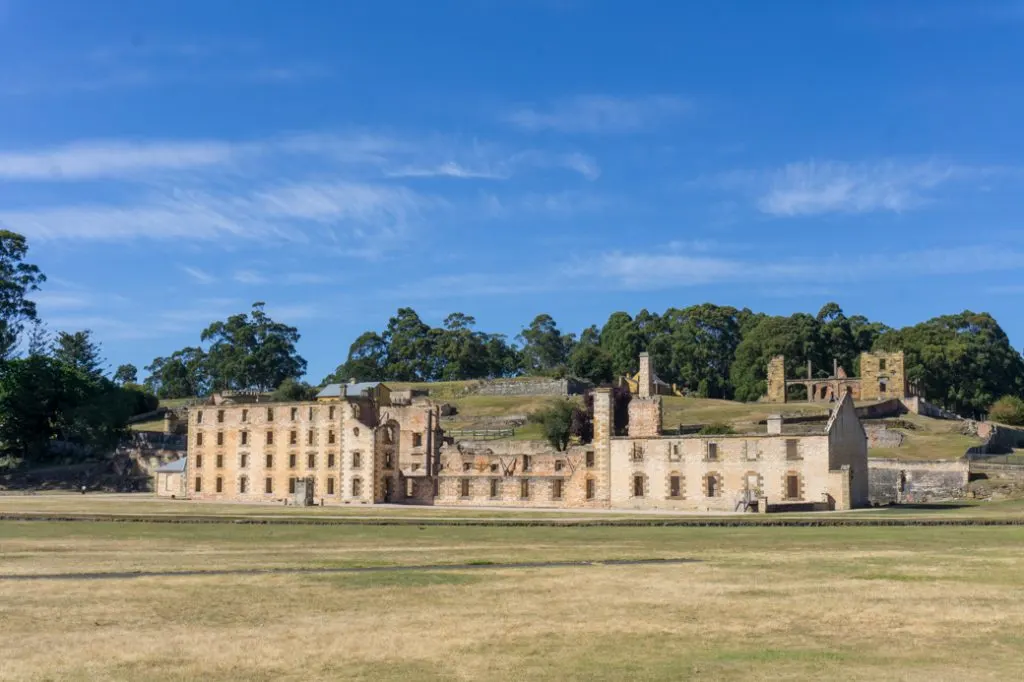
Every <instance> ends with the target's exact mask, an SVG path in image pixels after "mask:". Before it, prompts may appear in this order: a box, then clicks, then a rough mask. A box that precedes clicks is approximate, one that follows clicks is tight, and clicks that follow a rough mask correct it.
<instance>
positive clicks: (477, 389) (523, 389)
mask: <svg viewBox="0 0 1024 682" xmlns="http://www.w3.org/2000/svg"><path fill="white" fill-rule="evenodd" d="M589 387H590V384H588V383H586V382H583V381H578V380H576V379H544V378H536V379H493V380H490V381H484V382H481V383H480V384H478V385H476V386H473V387H470V388H469V390H468V393H470V394H472V395H503V396H531V395H552V396H566V395H579V394H581V393H583V392H584V391H585V390H586V389H587V388H589Z"/></svg>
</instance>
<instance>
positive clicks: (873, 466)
mask: <svg viewBox="0 0 1024 682" xmlns="http://www.w3.org/2000/svg"><path fill="white" fill-rule="evenodd" d="M968 475H969V463H968V462H967V461H966V460H962V459H961V460H956V461H953V462H948V461H933V462H908V461H903V460H898V459H879V458H874V457H873V458H871V460H870V462H869V468H868V480H869V483H870V487H869V493H870V499H871V504H891V503H915V502H929V501H932V500H949V499H956V498H958V497H962V496H963V495H964V491H965V489H966V487H967V481H968ZM901 482H902V486H901ZM901 487H902V491H901Z"/></svg>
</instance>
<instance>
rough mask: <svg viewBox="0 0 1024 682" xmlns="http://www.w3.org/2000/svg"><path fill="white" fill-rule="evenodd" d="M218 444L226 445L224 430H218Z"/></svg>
mask: <svg viewBox="0 0 1024 682" xmlns="http://www.w3.org/2000/svg"><path fill="white" fill-rule="evenodd" d="M217 445H224V432H223V431H218V432H217Z"/></svg>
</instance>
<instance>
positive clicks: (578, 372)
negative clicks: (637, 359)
mask: <svg viewBox="0 0 1024 682" xmlns="http://www.w3.org/2000/svg"><path fill="white" fill-rule="evenodd" d="M569 373H570V374H572V375H573V376H575V377H579V378H580V379H587V380H588V381H592V382H593V383H595V384H602V383H605V382H609V381H611V380H612V379H613V378H614V377H615V374H614V372H613V371H612V359H611V356H610V355H609V354H608V351H606V350H605V349H604V347H602V346H601V332H600V331H598V329H597V326H596V325H594V326H591V327H588V328H586V329H584V330H583V333H582V334H580V340H579V341H578V342H577V343H576V345H575V346H574V347H573V349H572V352H571V353H569Z"/></svg>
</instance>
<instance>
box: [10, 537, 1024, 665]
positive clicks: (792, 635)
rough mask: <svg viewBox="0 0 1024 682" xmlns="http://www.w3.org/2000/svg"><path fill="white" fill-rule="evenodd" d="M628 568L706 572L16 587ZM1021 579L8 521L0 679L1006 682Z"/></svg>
mask: <svg viewBox="0 0 1024 682" xmlns="http://www.w3.org/2000/svg"><path fill="white" fill-rule="evenodd" d="M627 558H642V559H650V558H692V559H697V560H699V562H698V563H688V564H671V565H669V564H665V565H651V564H648V565H638V566H606V565H594V566H574V567H544V568H530V569H512V568H488V567H486V566H484V567H481V568H476V569H473V570H428V571H397V572H388V573H358V574H344V573H335V574H301V573H281V574H273V575H268V574H255V575H248V574H239V575H226V576H225V575H219V576H213V575H207V576H203V575H200V576H190V577H180V576H179V577H139V578H118V579H104V580H86V579H83V578H65V579H60V580H31V581H14V580H10V579H9V578H7V576H10V575H12V574H40V573H80V572H113V571H125V570H135V571H167V570H179V569H202V570H213V569H225V568H235V569H247V568H248V569H252V568H268V567H278V568H285V567H295V568H311V567H346V566H375V565H392V566H409V565H443V564H453V563H475V564H486V563H487V562H510V561H512V562H523V561H534V560H537V561H559V560H590V561H596V560H602V559H627ZM1022 561H1024V529H1021V528H947V527H943V528H923V529H922V528H834V529H832V528H829V529H825V528H739V529H709V528H434V527H422V528H420V527H416V526H409V527H368V526H363V527H324V526H283V527H282V526H277V527H275V526H238V525H232V524H220V525H206V526H184V525H165V524H119V523H40V522H0V641H2V642H3V648H2V650H3V652H4V653H3V656H2V657H0V679H3V680H36V679H60V680H99V679H102V680H142V679H144V680H200V679H201V680H236V679H250V680H252V679H255V680H310V679H332V680H333V679H346V680H477V679H480V680H492V679H501V680H504V679H524V680H525V679H531V680H532V679H539V680H681V679H707V680H751V679H754V680H761V679H772V680H787V679H789V680H804V679H821V678H835V679H844V680H877V679H908V680H963V679H972V680H981V679H993V680H994V679H1015V678H1017V677H1018V676H1019V674H1020V671H1021V663H1020V651H1021V650H1024V634H1022V633H1024V589H1021V588H1022V587H1024V574H1022V573H1021V571H1020V568H1019V567H1020V566H1021V565H1022Z"/></svg>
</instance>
